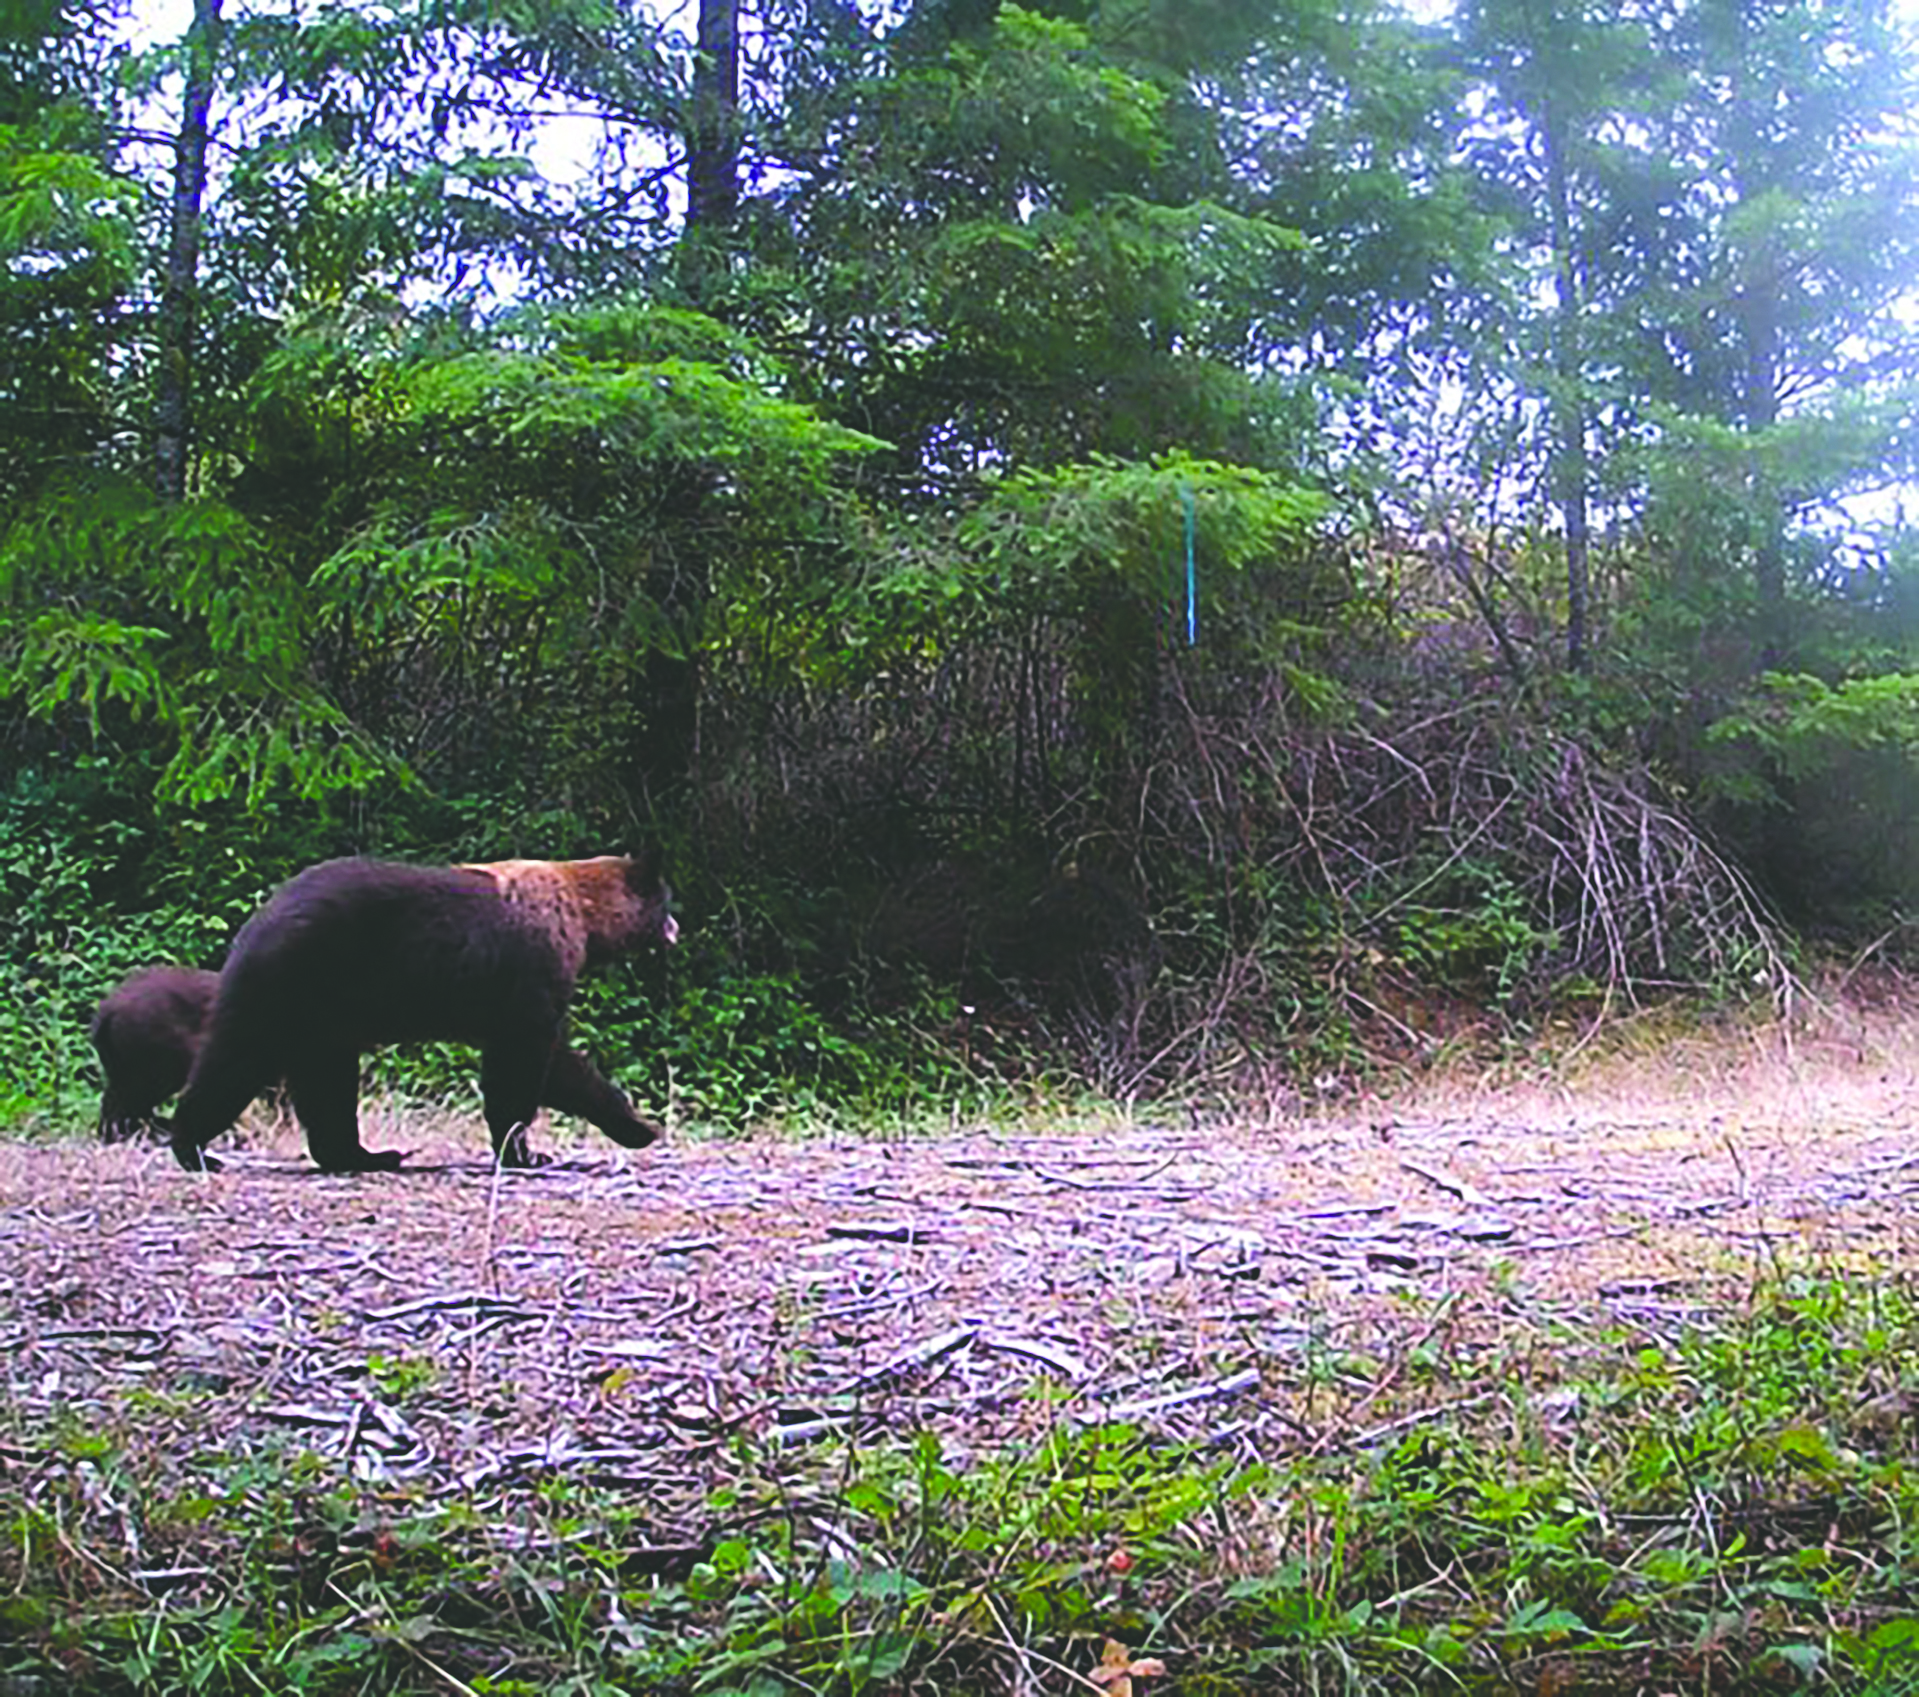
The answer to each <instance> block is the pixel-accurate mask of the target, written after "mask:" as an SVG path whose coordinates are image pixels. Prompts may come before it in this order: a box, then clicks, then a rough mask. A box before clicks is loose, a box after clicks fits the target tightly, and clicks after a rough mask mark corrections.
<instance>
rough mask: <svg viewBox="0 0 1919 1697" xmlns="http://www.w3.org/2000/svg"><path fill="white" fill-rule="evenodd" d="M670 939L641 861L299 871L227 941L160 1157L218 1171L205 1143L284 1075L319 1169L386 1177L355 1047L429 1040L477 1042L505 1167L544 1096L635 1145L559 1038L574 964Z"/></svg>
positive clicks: (350, 864)
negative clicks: (364, 1119) (366, 1130)
mask: <svg viewBox="0 0 1919 1697" xmlns="http://www.w3.org/2000/svg"><path fill="white" fill-rule="evenodd" d="M677 935H678V927H677V926H676V925H675V924H674V921H673V919H672V916H671V915H670V913H669V912H668V895H667V891H666V887H665V886H664V885H663V884H662V883H661V882H660V877H659V870H658V867H657V865H656V864H655V863H654V862H653V861H651V860H650V859H649V860H646V861H640V862H635V861H630V860H626V859H624V858H620V857H616V856H611V855H607V856H602V857H600V858H599V859H596V860H571V861H509V862H502V863H500V865H499V866H498V867H484V866H481V867H458V866H456V867H421V866H400V865H395V864H392V863H390V862H385V861H374V860H331V861H327V862H324V863H323V864H321V865H319V866H311V867H308V868H307V870H306V871H304V872H301V873H299V874H297V875H296V876H295V877H293V878H291V879H289V880H288V881H287V882H286V883H285V884H283V885H281V887H280V888H279V889H278V890H277V891H276V892H275V893H274V894H273V895H272V896H271V897H269V898H268V900H267V902H266V903H265V905H264V906H262V907H261V908H260V910H259V911H258V912H257V913H255V914H254V915H253V917H252V918H251V919H249V920H248V921H247V922H246V924H245V925H243V926H242V927H241V928H240V933H239V935H238V936H237V937H235V938H234V941H233V949H232V952H231V954H230V955H229V956H228V958H227V964H226V968H225V970H224V971H223V972H222V973H221V975H220V987H219V992H218V994H217V996H216V997H215V999H214V1004H213V1012H212V1016H211V1018H210V1019H209V1021H208V1024H207V1030H206V1038H205V1042H204V1045H203V1046H202V1048H201V1051H200V1054H199V1057H198V1059H197V1060H196V1061H195V1062H194V1065H193V1070H192V1073H191V1075H190V1077H189V1078H188V1080H187V1087H186V1094H185V1095H183V1096H182V1097H181V1098H180V1104H179V1107H178V1108H177V1109H176V1110H175V1112H174V1116H173V1153H174V1156H175V1158H176V1159H177V1160H178V1161H179V1163H180V1165H181V1166H183V1167H186V1168H187V1169H189V1170H190V1171H197V1170H200V1169H202V1168H208V1167H212V1166H214V1165H215V1164H216V1163H214V1162H212V1161H211V1160H210V1159H209V1158H208V1157H207V1155H206V1153H205V1149H206V1145H207V1144H208V1143H210V1142H211V1141H212V1140H213V1139H214V1138H215V1137H217V1136H219V1135H220V1133H221V1132H223V1131H225V1130H226V1129H227V1128H228V1127H229V1126H231V1125H232V1124H233V1122H234V1120H236V1119H237V1118H238V1117H239V1115H240V1113H241V1111H242V1110H243V1109H244V1108H245V1107H246V1105H247V1104H248V1103H249V1102H251V1101H252V1100H253V1098H254V1097H255V1096H257V1095H258V1094H259V1093H260V1092H261V1091H262V1090H264V1089H265V1088H266V1087H267V1086H268V1085H270V1084H272V1083H273V1082H274V1081H275V1080H277V1079H281V1078H284V1079H285V1080H286V1085H287V1090H288V1092H289V1094H290V1095H291V1096H292V1099H293V1110H294V1112H295V1113H296V1114H297V1115H298V1116H299V1119H300V1123H301V1125H302V1126H303V1127H304V1128H305V1131H306V1136H307V1149H308V1151H309V1152H310V1153H311V1154H312V1156H313V1159H314V1160H315V1161H316V1162H317V1163H318V1164H319V1165H320V1166H321V1167H323V1168H324V1169H326V1170H327V1171H329V1172H361V1171H390V1170H391V1169H393V1168H394V1167H397V1166H398V1165H399V1164H400V1155H399V1154H398V1152H397V1151H393V1150H369V1149H364V1148H362V1147H361V1145H360V1127H359V1079H360V1065H359V1057H360V1055H361V1053H362V1052H363V1051H365V1050H367V1049H371V1048H376V1047H378V1046H379V1045H381V1044H385V1043H403V1042H409V1041H416V1040H426V1039H444V1040H448V1041H453V1042H462V1043H472V1044H474V1045H476V1046H477V1047H478V1048H479V1050H480V1089H481V1094H482V1096H483V1097H484V1100H485V1110H486V1123H487V1130H488V1132H489V1133H490V1134H491V1136H492V1140H493V1151H494V1155H495V1157H496V1158H497V1159H498V1160H499V1161H500V1163H501V1164H502V1165H505V1166H531V1165H534V1164H536V1157H535V1156H534V1155H533V1154H532V1152H531V1150H530V1149H529V1148H528V1147H527V1143H526V1127H527V1124H528V1122H529V1121H531V1120H532V1118H533V1116H534V1113H535V1112H536V1111H537V1110H538V1108H539V1107H540V1105H541V1103H542V1101H544V1102H545V1103H546V1104H547V1105H548V1106H550V1107H553V1108H557V1109H558V1110H559V1111H560V1112H562V1113H568V1114H578V1115H580V1116H581V1117H582V1118H585V1119H589V1120H591V1121H592V1122H593V1123H594V1124H595V1125H597V1126H598V1127H599V1128H600V1130H601V1131H603V1132H605V1133H606V1135H607V1136H608V1137H610V1138H612V1139H613V1141H614V1142H616V1143H619V1144H622V1145H623V1146H625V1147H627V1148H632V1149H638V1148H644V1147H645V1146H646V1145H647V1144H649V1143H651V1142H652V1141H653V1140H654V1139H655V1138H656V1137H658V1136H659V1135H660V1128H659V1127H658V1126H656V1125H654V1124H652V1123H651V1122H650V1121H647V1120H643V1119H641V1118H639V1117H638V1116H637V1115H636V1114H634V1112H633V1110H632V1108H631V1106H630V1105H629V1104H628V1103H627V1101H626V1099H625V1097H624V1096H622V1095H621V1094H620V1092H619V1091H618V1090H616V1089H615V1088H614V1087H613V1086H612V1085H611V1084H609V1083H608V1082H607V1081H606V1080H605V1079H604V1078H602V1077H601V1076H600V1074H599V1073H598V1072H597V1071H595V1070H594V1068H593V1066H592V1064H591V1063H590V1062H589V1061H588V1060H587V1059H586V1058H585V1057H584V1056H583V1055H580V1054H578V1053H577V1052H575V1051H574V1050H572V1049H569V1048H567V1047H566V1044H565V1041H564V1030H565V1025H566V1012H567V1005H568V1003H569V1002H570V1001H571V999H572V995H573V984H574V980H575V978H576V977H577V975H578V973H579V970H580V967H581V966H582V965H583V964H584V963H586V962H587V961H590V960H599V959H605V958H608V957H611V956H614V955H618V954H624V953H627V952H629V951H631V950H633V949H636V948H639V947H641V946H643V945H645V944H648V943H671V942H672V941H673V940H674V939H675V937H676V936H677Z"/></svg>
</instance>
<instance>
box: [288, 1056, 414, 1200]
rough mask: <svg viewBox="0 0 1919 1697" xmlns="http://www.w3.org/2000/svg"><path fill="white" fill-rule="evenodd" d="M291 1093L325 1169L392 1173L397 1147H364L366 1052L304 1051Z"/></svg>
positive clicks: (293, 1071)
mask: <svg viewBox="0 0 1919 1697" xmlns="http://www.w3.org/2000/svg"><path fill="white" fill-rule="evenodd" d="M287 1094H288V1095H289V1096H291V1097H292V1098H293V1112H294V1114H295V1116H296V1117H297V1118H298V1119H299V1121H300V1127H301V1129H302V1130H303V1131H305V1133H306V1137H307V1153H308V1154H309V1155H311V1156H312V1157H313V1161H314V1164H315V1165H316V1166H317V1167H319V1168H320V1170H321V1171H322V1172H328V1173H390V1172H392V1171H394V1170H395V1169H396V1168H397V1167H398V1166H399V1165H400V1162H401V1160H402V1159H403V1157H402V1156H401V1154H400V1151H399V1150H397V1149H363V1148H362V1147H361V1146H360V1057H359V1054H358V1052H357V1051H355V1050H353V1049H327V1050H322V1051H320V1052H319V1053H317V1054H307V1055H302V1056H301V1057H300V1059H299V1060H298V1061H297V1062H296V1063H295V1064H294V1065H293V1066H291V1067H289V1068H288V1069H287Z"/></svg>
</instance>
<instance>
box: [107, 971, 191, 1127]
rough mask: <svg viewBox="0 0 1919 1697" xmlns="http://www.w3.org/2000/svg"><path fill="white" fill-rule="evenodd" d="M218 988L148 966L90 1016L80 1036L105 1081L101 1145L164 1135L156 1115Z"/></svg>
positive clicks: (184, 1066)
mask: <svg viewBox="0 0 1919 1697" xmlns="http://www.w3.org/2000/svg"><path fill="white" fill-rule="evenodd" d="M219 986H220V975H219V974H218V973H217V972H201V971H199V970H197V969H196V968H194V967H190V966H150V967H147V968H145V969H144V970H143V971H140V972H136V973H135V974H134V975H133V976H132V977H131V978H129V979H128V980H127V981H126V982H125V983H124V984H122V985H121V986H120V987H119V988H118V989H116V990H114V991H113V992H111V993H110V994H109V995H108V996H106V997H105V998H104V999H103V1000H102V1001H101V1003H100V1005H99V1006H98V1007H97V1008H95V1009H94V1010H93V1020H92V1023H91V1024H90V1025H89V1026H88V1027H87V1035H88V1036H89V1037H90V1038H91V1039H92V1040H93V1048H94V1052H95V1053H96V1054H97V1055H99V1057H100V1071H101V1073H102V1074H103V1075H104V1076H105V1078H106V1088H105V1090H104V1091H103V1092H102V1093H101V1097H100V1141H101V1142H102V1143H121V1142H124V1141H126V1140H127V1139H128V1138H131V1137H137V1136H139V1135H140V1134H141V1133H142V1132H155V1131H160V1130H163V1129H164V1128H163V1127H162V1126H161V1125H160V1124H159V1122H158V1120H157V1119H156V1118H155V1113H156V1110H157V1109H158V1108H159V1106H160V1104H161V1103H162V1102H164V1101H166V1100H167V1098H168V1097H170V1096H176V1095H178V1094H179V1091H180V1087H181V1086H182V1085H183V1084H185V1083H186V1081H187V1073H188V1072H189V1071H190V1070H191V1069H192V1066H193V1057H194V1056H195V1055H197V1054H198V1053H199V1052H200V1038H201V1034H202V1033H203V1032H204V1031H205V1029H206V1023H207V1016H208V1015H209V1014H210V1013H211V1012H212V1011H213V994H214V992H215V991H216V990H217V989H218V988H219Z"/></svg>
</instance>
